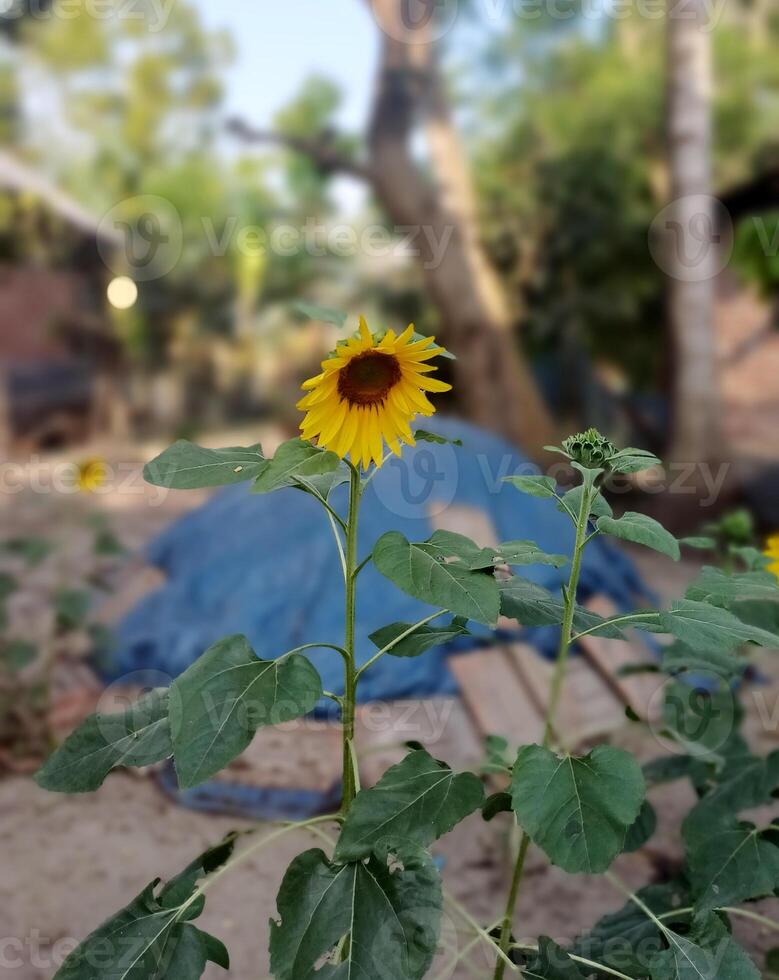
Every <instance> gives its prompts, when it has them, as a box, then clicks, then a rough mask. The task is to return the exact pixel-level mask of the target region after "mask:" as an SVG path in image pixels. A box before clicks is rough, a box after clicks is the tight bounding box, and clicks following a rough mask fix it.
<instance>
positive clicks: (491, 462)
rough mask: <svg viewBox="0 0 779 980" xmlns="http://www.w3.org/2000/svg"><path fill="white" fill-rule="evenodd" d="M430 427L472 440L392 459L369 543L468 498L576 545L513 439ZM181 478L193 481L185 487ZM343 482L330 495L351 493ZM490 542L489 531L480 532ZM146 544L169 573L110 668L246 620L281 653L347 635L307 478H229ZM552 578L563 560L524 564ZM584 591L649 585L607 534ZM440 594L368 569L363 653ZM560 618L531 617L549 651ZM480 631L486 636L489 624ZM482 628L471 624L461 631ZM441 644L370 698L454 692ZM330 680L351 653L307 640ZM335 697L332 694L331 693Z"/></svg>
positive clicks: (368, 510) (421, 524) (371, 686)
mask: <svg viewBox="0 0 779 980" xmlns="http://www.w3.org/2000/svg"><path fill="white" fill-rule="evenodd" d="M427 427H428V429H429V430H431V431H435V432H437V433H439V434H440V435H442V436H446V437H447V438H450V439H461V440H462V442H463V446H462V447H454V446H451V445H434V444H431V443H422V442H420V443H419V445H418V446H417V447H416V448H415V449H413V450H409V449H407V450H405V451H404V454H403V457H402V459H399V460H398V459H392V460H390V461H388V462H387V463H386V464H385V466H384V467H383V468H382V469H381V470H380V471H379V473H378V474H377V475H376V476H375V478H374V479H373V481H372V482H371V484H370V487H369V488H368V490H367V492H366V495H365V498H364V502H363V506H362V509H361V514H360V529H359V543H360V555H361V556H363V555H365V554H367V553H368V551H369V549H370V548H371V546H372V545H373V543H374V542H375V541H376V540H377V539H378V537H379V536H380V535H381V534H383V533H384V532H385V531H388V530H399V531H402V532H403V534H405V535H406V537H407V538H409V539H410V540H412V541H419V540H423V539H425V538H427V537H429V535H430V534H431V533H432V531H433V530H434V526H433V524H432V523H431V517H430V515H431V513H433V514H435V513H443V514H444V516H445V512H446V509H447V508H450V507H458V506H468V507H471V508H477V509H478V510H481V511H483V512H484V514H485V515H486V517H487V518H488V521H489V523H491V524H492V526H493V527H494V529H495V533H496V534H497V535H498V538H499V539H500V540H502V541H507V540H511V539H516V538H529V539H532V540H534V541H536V542H537V543H538V544H539V545H541V546H542V547H543V548H544V549H546V550H547V551H549V552H555V553H558V552H562V553H568V552H569V551H570V548H571V545H572V540H573V529H572V527H571V524H570V521H569V520H568V518H567V517H566V516H565V515H564V514H562V513H559V512H558V511H557V509H556V508H555V506H554V503H553V502H552V501H550V500H548V499H546V500H542V499H538V498H535V497H530V496H526V495H524V494H520V493H518V492H517V491H516V490H515V489H514V488H513V487H511V486H509V485H507V484H505V483H504V482H503V478H504V477H505V476H508V475H511V474H515V473H529V472H534V469H533V467H532V466H531V464H529V462H528V460H527V459H526V458H524V457H523V456H522V455H521V454H520V453H518V452H517V451H516V450H515V449H514V448H513V447H512V446H510V445H509V444H508V443H506V442H505V441H503V440H502V439H499V438H497V437H496V436H493V435H490V434H488V433H486V432H484V431H482V430H480V429H478V428H476V427H474V426H472V425H468V424H466V423H464V422H461V421H456V420H454V419H446V418H441V417H439V418H436V419H434V420H430V421H429V422H428V424H427ZM181 492H185V491H181ZM345 495H346V488H345V487H341V488H339V489H338V490H337V491H336V492H335V494H334V495H333V502H334V503H335V506H336V507H337V509H339V510H342V509H343V507H344V506H345ZM480 543H484V542H480ZM148 558H149V560H150V561H151V563H153V564H154V565H157V566H159V568H160V569H162V570H163V571H164V572H165V574H166V576H167V578H168V582H167V584H166V585H165V586H164V587H163V588H161V589H160V590H159V591H157V592H155V593H154V594H152V595H150V596H148V597H147V598H145V599H144V600H143V601H142V602H141V603H140V604H139V605H138V606H137V607H136V608H135V609H134V610H133V611H132V612H131V613H130V614H129V615H128V616H127V618H126V619H125V620H124V622H123V623H122V624H121V626H120V628H119V631H118V638H117V639H118V642H117V649H116V654H115V658H114V659H113V665H112V672H113V673H114V676H122V675H126V674H128V673H130V672H132V671H136V670H143V669H153V670H156V671H160V672H162V673H163V674H166V675H168V676H170V677H171V678H172V677H175V676H176V675H178V674H179V673H181V671H183V670H185V669H186V668H187V667H188V666H189V665H190V664H191V663H192V662H193V661H194V660H195V659H196V658H197V657H198V656H200V654H201V653H202V652H203V651H204V650H205V649H206V648H207V647H208V646H210V645H211V644H212V643H214V642H215V641H216V640H218V639H220V638H221V637H223V636H226V635H228V634H231V633H245V634H246V635H247V636H248V638H249V640H250V641H251V643H252V646H253V647H254V649H255V651H256V652H257V654H258V656H260V657H263V658H273V657H275V656H277V655H279V654H281V653H283V652H285V651H286V650H289V649H291V648H293V647H296V646H299V645H301V644H303V643H308V642H312V641H314V640H316V641H322V642H332V643H338V642H340V641H341V640H342V637H343V624H344V613H343V584H342V578H341V572H340V565H339V560H338V557H337V552H336V550H335V545H334V542H333V539H332V534H331V530H330V528H329V526H328V523H327V521H326V519H325V516H324V512H323V511H322V509H321V507H320V505H318V504H317V503H316V501H314V500H313V499H312V498H311V497H310V496H308V495H306V494H304V493H301V492H300V491H298V490H294V489H287V490H281V491H278V492H276V493H273V494H270V495H257V494H252V493H251V492H250V487H249V486H248V485H245V484H242V485H239V486H236V487H230V488H228V489H225V490H223V491H221V492H220V493H218V494H216V495H215V497H214V498H213V499H212V500H210V501H209V502H208V503H207V504H206V505H205V506H203V507H201V508H199V509H198V510H196V511H194V512H192V513H191V514H188V515H187V516H185V517H184V518H182V519H181V520H179V521H177V522H176V523H174V524H173V525H172V526H170V527H169V528H168V529H167V530H166V531H165V532H164V533H163V534H161V535H160V536H159V537H158V538H157V539H156V540H155V541H154V542H153V543H152V544H151V545H150V547H149V549H148ZM522 574H523V575H527V576H528V577H529V578H532V579H533V580H535V581H536V582H538V583H539V584H541V585H545V586H547V587H548V588H553V589H556V588H557V587H558V586H559V584H560V583H561V580H562V577H563V576H564V575H565V574H567V573H566V569H565V568H563V569H562V570H559V569H554V568H551V567H548V566H533V567H529V568H524V569H522ZM581 583H582V595H583V596H584V597H585V598H586V596H587V595H589V594H592V593H595V592H599V593H605V594H606V595H608V596H610V597H611V598H612V599H613V600H614V601H615V602H616V603H617V605H618V606H619V607H621V608H629V607H630V606H631V605H632V603H633V601H634V599H635V596H636V595H637V594H640V593H642V592H643V589H642V585H641V582H640V580H639V578H638V576H637V574H636V571H635V568H634V566H633V565H632V563H631V562H630V561H629V560H628V559H627V558H626V557H625V556H624V554H622V553H621V552H620V551H618V550H616V549H615V548H614V547H613V546H611V545H609V544H608V543H607V542H606V541H604V540H600V539H596V540H595V541H594V542H593V543H592V544H591V546H590V547H589V548H588V549H587V552H586V554H585V559H584V565H583V569H582V578H581ZM429 612H430V608H429V607H426V606H424V605H422V604H421V603H419V602H417V601H416V600H414V599H412V598H410V597H409V596H406V595H405V594H404V593H402V592H400V591H399V590H398V589H396V588H395V587H394V586H393V585H391V584H390V583H388V582H387V581H386V580H385V579H383V578H382V577H381V576H380V575H379V574H378V572H376V570H375V569H374V568H373V567H372V566H370V565H369V566H368V567H367V568H366V569H365V570H364V571H363V573H362V574H361V575H360V579H359V594H358V615H357V645H358V650H359V659H360V660H361V661H364V660H365V659H367V658H368V657H369V656H370V655H371V653H373V652H375V648H374V647H372V645H371V643H370V641H369V640H368V635H369V634H370V633H371V632H372V631H373V630H375V629H377V628H378V627H380V626H383V625H386V624H387V623H390V622H394V621H396V620H398V621H407V622H414V621H416V620H418V619H420V618H422V617H423V616H425V615H427V614H428V613H429ZM555 633H556V630H555V629H554V628H548V629H547V628H544V629H537V630H533V631H532V632H531V631H527V633H526V636H527V637H528V639H529V640H530V642H532V643H534V645H535V646H536V647H537V648H538V649H539V650H540V651H541V652H543V653H551V652H552V651H553V649H554V647H555V644H556V636H555ZM481 637H482V639H481V642H484V641H485V640H486V639H489V637H488V636H487V635H486V634H485V633H484V632H482V634H481ZM478 642H480V640H479V639H478V638H477V639H476V640H473V639H470V638H466V639H465V641H461V645H464V646H469V645H470V646H472V645H474V643H478ZM449 652H451V651H450V650H447V649H444V648H442V649H438V650H434V651H431V652H429V653H427V654H425V655H424V656H422V657H418V658H415V659H400V658H393V657H384V658H383V659H382V660H381V661H379V662H378V663H377V665H376V666H375V668H374V669H372V670H371V671H370V672H369V673H368V674H366V675H365V677H364V678H363V680H362V682H361V688H360V698H361V700H366V701H367V700H375V699H383V700H389V699H393V698H402V697H423V696H430V695H435V694H450V693H453V692H454V691H455V690H456V686H455V683H454V680H453V678H452V676H451V675H450V673H449V672H448V670H447V669H446V665H445V657H446V655H447V653H449ZM307 655H308V656H310V658H311V660H312V661H313V662H314V664H315V666H316V667H317V669H318V670H319V671H320V673H321V675H322V679H323V682H324V686H325V688H326V689H327V690H330V691H334V692H336V693H340V692H341V691H342V689H343V687H342V684H343V682H342V670H343V665H342V662H341V659H340V657H339V656H338V654H337V653H335V652H333V651H327V650H318V651H313V652H311V653H308V654H307ZM328 704H330V702H328Z"/></svg>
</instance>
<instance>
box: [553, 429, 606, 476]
mask: <svg viewBox="0 0 779 980" xmlns="http://www.w3.org/2000/svg"><path fill="white" fill-rule="evenodd" d="M563 449H564V451H565V453H566V455H567V456H568V458H569V459H572V460H573V461H574V462H575V463H580V464H581V465H582V466H586V467H588V468H597V467H601V466H603V467H605V465H606V464H607V462H608V461H609V459H611V457H612V456H613V455H614V454H615V453H616V451H617V449H616V446H615V445H614V443H613V442H612V441H611V440H610V439H607V438H606V437H605V436H602V435H601V434H600V432H598V430H597V429H587V431H586V432H578V433H577V434H576V435H574V436H568V438H567V439H566V440H565V442H563Z"/></svg>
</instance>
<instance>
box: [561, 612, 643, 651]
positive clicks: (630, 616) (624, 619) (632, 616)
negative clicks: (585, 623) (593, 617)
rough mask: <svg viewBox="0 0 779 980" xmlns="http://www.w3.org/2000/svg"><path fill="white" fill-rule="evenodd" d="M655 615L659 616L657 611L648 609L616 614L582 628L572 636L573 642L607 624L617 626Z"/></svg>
mask: <svg viewBox="0 0 779 980" xmlns="http://www.w3.org/2000/svg"><path fill="white" fill-rule="evenodd" d="M653 616H657V613H656V612H652V610H649V609H648V610H647V611H646V612H637V613H626V614H625V615H624V616H615V617H614V619H605V620H604V621H603V622H602V623H596V624H595V626H590V628H589V629H586V630H582V631H581V633H576V635H575V636H572V637H571V643H576V642H577V641H578V640H581V638H582V637H583V636H589V635H590V633H596V632H597V631H598V630H602V629H603V628H604V627H605V626H617V625H618V624H620V623H632V622H635V621H636V620H641V619H651V618H652V617H653Z"/></svg>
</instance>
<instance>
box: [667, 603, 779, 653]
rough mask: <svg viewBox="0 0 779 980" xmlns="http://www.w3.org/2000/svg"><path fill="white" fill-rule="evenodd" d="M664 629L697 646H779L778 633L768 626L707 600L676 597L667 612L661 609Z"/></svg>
mask: <svg viewBox="0 0 779 980" xmlns="http://www.w3.org/2000/svg"><path fill="white" fill-rule="evenodd" d="M660 622H661V624H662V626H663V628H664V630H665V631H666V632H668V633H673V635H674V636H675V637H676V638H677V639H679V640H681V641H682V643H685V644H686V645H687V646H689V647H692V648H693V649H694V650H703V651H707V650H711V651H719V652H721V653H728V652H729V651H730V650H732V649H733V648H734V647H737V646H739V645H740V644H741V643H757V644H759V645H760V646H765V647H779V636H777V635H776V634H775V633H769V632H768V631H767V630H763V629H760V628H758V627H757V626H750V625H748V624H747V623H742V622H741V620H740V619H738V617H736V616H734V615H733V613H731V612H728V611H727V609H720V608H719V607H718V606H712V605H710V604H709V603H708V602H693V601H692V600H691V599H680V600H677V601H676V602H675V603H674V604H673V605H672V607H671V609H670V610H668V611H667V612H661V613H660Z"/></svg>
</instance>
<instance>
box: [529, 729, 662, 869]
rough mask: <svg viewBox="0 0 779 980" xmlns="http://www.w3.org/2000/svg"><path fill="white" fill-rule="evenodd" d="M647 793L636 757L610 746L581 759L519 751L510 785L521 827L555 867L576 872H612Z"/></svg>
mask: <svg viewBox="0 0 779 980" xmlns="http://www.w3.org/2000/svg"><path fill="white" fill-rule="evenodd" d="M645 793H646V786H645V783H644V777H643V775H642V773H641V767H640V766H639V764H638V763H637V762H636V760H635V759H634V758H633V756H632V755H630V754H629V753H627V752H623V751H622V750H621V749H616V748H613V747H612V746H608V745H601V746H598V747H597V748H595V749H593V751H592V752H590V753H589V755H586V756H583V757H581V758H576V757H574V756H571V755H565V756H562V757H560V756H557V755H555V753H554V752H551V751H550V750H549V749H545V748H543V747H542V746H540V745H528V746H526V747H525V748H523V749H520V751H519V755H518V756H517V761H516V764H515V766H514V775H513V777H512V781H511V796H512V799H513V802H514V811H515V813H516V814H517V819H518V820H519V823H520V824H521V826H522V827H523V828H524V829H525V830H526V831H527V833H528V834H529V835H530V837H531V838H532V840H533V841H534V842H535V843H536V844H538V846H539V847H540V848H541V849H542V850H543V851H545V853H546V854H547V856H548V857H549V860H550V861H551V862H552V863H553V864H556V865H559V867H561V868H563V870H565V871H568V872H569V873H572V874H573V873H576V872H584V873H587V874H600V873H601V872H603V871H606V870H607V869H608V867H609V865H610V864H611V862H612V861H613V860H614V858H615V857H616V856H617V855H618V854H620V853H621V851H622V850H623V848H624V845H625V838H626V835H627V832H628V829H629V828H630V827H631V826H632V824H633V823H634V822H635V820H636V818H637V817H638V815H639V812H640V810H641V806H642V804H643V802H644V796H645Z"/></svg>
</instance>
